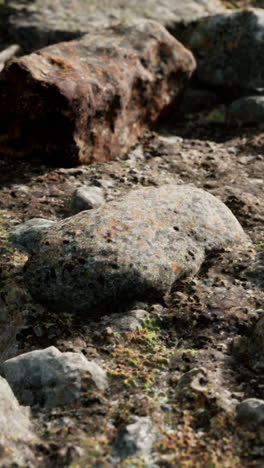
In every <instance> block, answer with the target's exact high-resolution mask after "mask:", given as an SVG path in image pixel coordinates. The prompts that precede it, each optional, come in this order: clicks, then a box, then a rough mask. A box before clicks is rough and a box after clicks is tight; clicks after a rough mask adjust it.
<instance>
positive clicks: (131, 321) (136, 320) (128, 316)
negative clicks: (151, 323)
mask: <svg viewBox="0 0 264 468" xmlns="http://www.w3.org/2000/svg"><path fill="white" fill-rule="evenodd" d="M149 315H150V314H149V313H148V312H147V311H146V310H140V309H136V310H131V311H129V312H125V313H123V314H113V315H111V316H104V317H102V321H103V323H104V324H105V325H110V326H111V328H112V329H113V331H114V332H125V331H136V330H137V329H139V328H142V326H143V324H144V321H145V320H146V319H147V318H148V317H149Z"/></svg>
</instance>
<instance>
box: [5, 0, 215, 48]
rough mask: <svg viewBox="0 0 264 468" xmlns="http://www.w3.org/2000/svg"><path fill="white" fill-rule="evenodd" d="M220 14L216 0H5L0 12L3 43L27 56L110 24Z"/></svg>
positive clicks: (168, 21)
mask: <svg viewBox="0 0 264 468" xmlns="http://www.w3.org/2000/svg"><path fill="white" fill-rule="evenodd" d="M222 10H223V6H222V5H221V2H220V1H219V0H177V1H175V0H163V1H162V2H157V1H156V0H144V2H142V1H140V0H126V1H125V2H124V1H123V0H111V1H109V0H101V1H100V2H98V1H97V0H89V1H87V0H44V1H43V0H34V1H28V0H27V1H26V2H23V5H21V1H19V0H9V1H8V7H6V8H5V7H3V6H2V11H1V10H0V11H1V13H2V16H1V17H3V16H4V13H5V16H6V19H5V21H3V25H2V27H1V29H2V35H4V36H5V39H6V40H9V41H10V42H11V43H12V42H14V40H16V41H17V42H18V43H19V44H21V45H22V46H23V48H24V51H25V52H31V51H32V50H36V49H39V48H41V47H45V46H46V45H48V44H52V43H54V42H61V41H64V40H70V39H73V38H74V37H77V36H80V35H81V34H83V33H87V32H90V31H91V29H92V28H94V27H100V28H103V27H106V26H109V25H110V24H112V23H117V22H123V21H131V20H133V19H138V18H147V19H152V20H155V21H158V22H160V23H161V24H163V25H165V26H170V25H173V24H174V23H175V22H178V21H184V22H187V21H190V20H195V19H197V18H200V17H202V16H207V15H210V14H213V13H216V12H217V11H222Z"/></svg>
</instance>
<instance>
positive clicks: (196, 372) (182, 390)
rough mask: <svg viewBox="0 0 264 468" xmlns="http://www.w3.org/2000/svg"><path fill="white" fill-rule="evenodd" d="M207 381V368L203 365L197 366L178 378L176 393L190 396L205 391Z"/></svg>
mask: <svg viewBox="0 0 264 468" xmlns="http://www.w3.org/2000/svg"><path fill="white" fill-rule="evenodd" d="M208 383H209V377H208V373H207V370H206V369H204V368H203V367H199V368H198V367H197V368H194V369H191V370H190V371H189V372H186V373H185V374H183V375H182V377H181V378H180V379H179V380H178V383H177V386H176V393H177V395H182V396H188V397H189V396H192V395H193V394H195V395H197V394H199V393H203V392H205V391H206V388H207V385H208Z"/></svg>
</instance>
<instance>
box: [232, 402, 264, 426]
mask: <svg viewBox="0 0 264 468" xmlns="http://www.w3.org/2000/svg"><path fill="white" fill-rule="evenodd" d="M237 421H238V422H239V423H240V424H244V425H246V426H259V425H261V426H263V425H264V400H259V399H258V398H247V399H246V400H244V401H242V403H240V404H239V405H238V406H237Z"/></svg>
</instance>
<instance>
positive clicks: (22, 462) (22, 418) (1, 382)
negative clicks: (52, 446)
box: [0, 377, 39, 468]
mask: <svg viewBox="0 0 264 468" xmlns="http://www.w3.org/2000/svg"><path fill="white" fill-rule="evenodd" d="M0 395H1V398H0V466H1V467H3V468H7V467H11V466H16V467H25V466H27V467H33V466H36V465H35V464H34V455H33V450H32V449H33V446H34V445H35V444H36V443H38V442H39V440H38V438H37V436H36V435H35V434H34V433H33V431H32V424H31V421H30V417H29V409H28V408H25V407H24V408H23V407H21V406H20V405H19V404H18V401H17V399H16V398H15V396H14V394H13V392H12V390H11V388H10V386H9V384H8V383H7V381H6V380H5V379H3V378H2V377H0Z"/></svg>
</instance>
